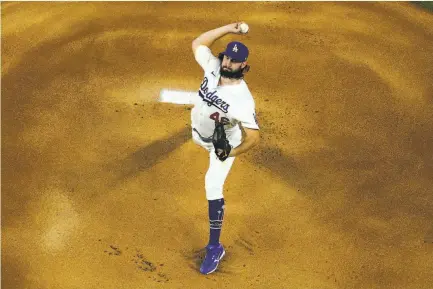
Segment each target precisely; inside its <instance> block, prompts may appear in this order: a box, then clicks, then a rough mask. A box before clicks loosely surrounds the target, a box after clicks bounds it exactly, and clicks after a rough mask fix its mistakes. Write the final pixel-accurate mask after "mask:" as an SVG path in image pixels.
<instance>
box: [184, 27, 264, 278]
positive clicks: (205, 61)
mask: <svg viewBox="0 0 433 289" xmlns="http://www.w3.org/2000/svg"><path fill="white" fill-rule="evenodd" d="M245 25H246V24H245V23H243V22H238V23H232V24H228V25H226V26H222V27H219V28H216V29H214V30H210V31H208V32H205V33H203V34H201V35H200V36H199V37H198V38H196V39H195V40H194V41H193V42H192V51H193V53H194V57H195V60H196V61H197V62H198V64H199V65H200V66H201V67H202V69H203V71H204V78H203V81H202V83H201V85H200V88H199V90H198V93H197V94H195V95H194V96H193V99H192V101H191V102H192V104H193V105H194V107H193V109H192V110H191V125H192V136H193V141H194V142H195V143H196V144H198V145H200V146H202V147H203V148H205V149H206V150H207V151H208V152H209V159H210V162H209V169H208V171H207V173H206V177H205V189H206V198H207V200H208V203H209V223H210V237H209V243H208V245H207V246H206V257H205V259H204V261H203V263H202V264H201V267H200V272H201V273H203V274H210V273H212V272H214V271H215V270H216V269H217V267H218V264H219V261H220V260H221V259H222V257H223V256H224V254H225V250H224V247H223V245H222V244H221V243H220V240H219V239H220V234H221V228H222V223H223V217H224V196H223V185H224V182H225V180H226V177H227V175H228V173H229V171H230V168H231V167H232V165H233V161H234V160H235V157H237V156H238V155H240V154H242V153H244V152H246V151H248V150H249V149H251V148H252V147H254V146H255V145H257V144H258V142H259V126H258V123H257V120H256V114H255V103H254V99H253V96H252V95H251V92H250V91H249V89H248V86H247V84H246V82H245V81H244V74H245V73H246V72H247V71H248V70H249V65H248V64H247V59H248V54H249V50H248V48H247V47H246V46H245V45H244V44H242V43H241V42H238V41H235V42H230V43H228V45H227V47H226V49H225V51H223V52H221V53H219V55H218V57H215V56H214V55H213V54H212V53H211V50H210V48H209V47H211V45H212V44H213V43H214V42H215V41H216V40H217V39H219V38H221V37H222V36H224V35H226V34H229V33H233V34H239V35H241V34H244V33H245V30H244V29H242V28H243V27H245ZM247 27H248V26H247ZM241 127H242V128H243V130H244V138H243V139H242V131H241Z"/></svg>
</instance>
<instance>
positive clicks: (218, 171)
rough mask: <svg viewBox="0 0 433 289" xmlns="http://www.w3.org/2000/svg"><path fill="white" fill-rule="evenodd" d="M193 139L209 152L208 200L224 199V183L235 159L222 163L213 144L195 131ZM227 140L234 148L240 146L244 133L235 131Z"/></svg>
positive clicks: (207, 174)
mask: <svg viewBox="0 0 433 289" xmlns="http://www.w3.org/2000/svg"><path fill="white" fill-rule="evenodd" d="M192 139H193V141H194V143H196V144H198V145H199V146H201V147H203V148H204V149H206V150H207V151H208V152H209V168H208V170H207V172H206V176H205V190H206V198H207V199H208V200H209V201H212V200H218V199H222V198H223V197H224V195H223V187H224V183H225V180H226V178H227V176H228V174H229V172H230V169H231V167H232V165H233V162H234V160H235V157H229V158H227V159H226V160H225V161H223V162H222V161H220V160H219V159H218V157H217V156H216V154H215V150H214V147H213V144H212V143H207V142H204V141H203V140H202V139H201V138H200V136H199V135H198V134H197V132H195V131H194V130H193V131H192ZM227 139H228V140H229V142H230V144H231V145H232V146H233V147H234V148H235V147H237V146H239V145H240V144H241V141H242V131H241V130H240V129H239V130H235V131H234V132H233V133H231V134H229V133H227Z"/></svg>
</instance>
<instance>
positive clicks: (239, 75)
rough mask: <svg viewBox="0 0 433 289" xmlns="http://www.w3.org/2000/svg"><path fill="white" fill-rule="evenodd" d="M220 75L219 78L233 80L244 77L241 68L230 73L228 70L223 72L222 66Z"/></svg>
mask: <svg viewBox="0 0 433 289" xmlns="http://www.w3.org/2000/svg"><path fill="white" fill-rule="evenodd" d="M220 74H221V77H225V78H234V79H240V78H242V77H243V76H244V74H243V71H242V68H239V69H237V70H234V71H230V70H224V68H223V67H222V66H221V68H220Z"/></svg>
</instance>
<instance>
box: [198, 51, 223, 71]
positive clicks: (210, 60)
mask: <svg viewBox="0 0 433 289" xmlns="http://www.w3.org/2000/svg"><path fill="white" fill-rule="evenodd" d="M194 57H195V60H196V61H197V63H198V64H199V65H200V66H201V68H203V70H205V71H206V70H209V69H214V68H215V66H218V63H219V59H218V58H217V57H215V56H214V55H213V54H212V52H211V50H210V49H209V47H207V46H204V45H199V47H197V49H196V50H195V54H194Z"/></svg>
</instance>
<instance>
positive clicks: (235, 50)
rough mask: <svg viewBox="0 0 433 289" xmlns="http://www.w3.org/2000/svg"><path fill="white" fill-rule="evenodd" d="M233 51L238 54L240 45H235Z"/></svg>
mask: <svg viewBox="0 0 433 289" xmlns="http://www.w3.org/2000/svg"><path fill="white" fill-rule="evenodd" d="M233 51H234V52H238V45H237V44H235V46H234V47H233Z"/></svg>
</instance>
